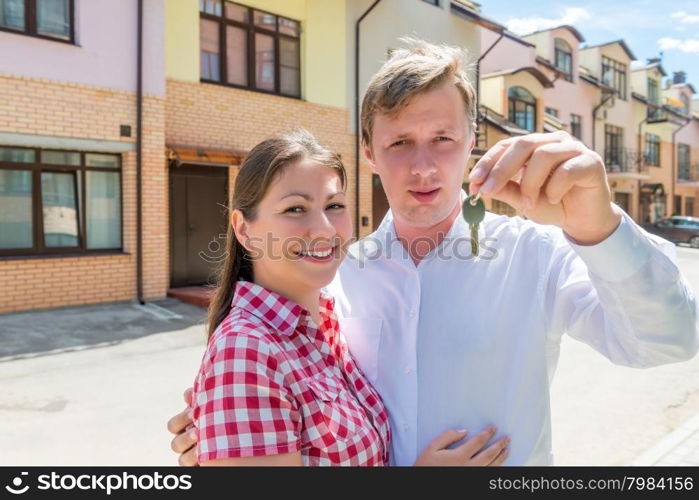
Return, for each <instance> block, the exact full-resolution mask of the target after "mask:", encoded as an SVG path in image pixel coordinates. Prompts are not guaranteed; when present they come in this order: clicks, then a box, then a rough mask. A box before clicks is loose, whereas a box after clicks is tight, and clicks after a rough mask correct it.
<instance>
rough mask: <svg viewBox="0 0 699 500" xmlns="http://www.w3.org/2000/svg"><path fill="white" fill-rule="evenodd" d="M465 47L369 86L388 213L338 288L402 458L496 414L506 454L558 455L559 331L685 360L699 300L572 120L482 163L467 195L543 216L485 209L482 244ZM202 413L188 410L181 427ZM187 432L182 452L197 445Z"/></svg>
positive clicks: (648, 361) (538, 460) (175, 425)
mask: <svg viewBox="0 0 699 500" xmlns="http://www.w3.org/2000/svg"><path fill="white" fill-rule="evenodd" d="M461 59H462V54H461V52H460V51H459V50H458V49H456V48H450V47H438V46H434V45H430V44H427V43H424V42H418V41H415V42H414V43H413V46H412V47H410V48H407V49H400V50H397V51H395V52H394V53H393V55H392V56H391V58H390V60H389V61H388V62H386V64H385V65H384V66H383V67H382V68H381V70H379V72H378V73H377V74H376V75H375V76H374V77H373V78H372V80H371V82H370V83H369V86H368V88H367V91H366V94H365V96H364V100H363V103H362V114H361V122H362V131H361V133H362V144H363V151H364V154H365V156H366V158H367V159H368V161H369V162H370V163H371V166H372V169H373V170H374V172H376V173H377V174H378V175H379V177H380V178H381V182H382V184H383V186H384V189H385V191H386V196H387V198H388V202H389V205H390V211H389V213H388V214H387V215H386V217H385V218H384V220H383V222H382V223H381V225H380V227H379V228H378V230H377V231H376V232H375V233H374V234H373V235H372V236H371V237H369V238H367V239H364V240H361V241H360V242H358V243H357V244H355V245H353V246H352V247H351V248H350V252H349V253H350V255H349V256H348V258H347V259H346V260H345V262H344V263H343V264H342V266H341V267H340V271H339V272H338V275H337V277H336V279H335V281H334V282H333V283H332V285H331V286H330V290H329V291H330V292H331V293H332V294H333V295H334V296H335V298H336V307H337V310H338V314H339V315H340V316H341V330H342V332H343V334H344V336H345V339H346V341H347V343H348V344H349V347H350V351H351V353H352V355H353V357H354V358H355V360H356V361H357V363H358V364H359V366H360V368H361V369H362V371H363V372H364V374H365V375H366V376H367V377H368V378H369V379H370V380H371V382H372V383H373V384H374V387H375V388H376V389H377V390H378V392H379V393H380V394H381V396H382V398H383V400H384V403H385V404H386V407H387V408H388V411H389V415H390V423H391V427H392V430H393V441H392V449H391V457H392V462H393V463H394V464H396V465H409V464H412V463H414V462H415V459H416V457H417V454H418V453H419V451H420V450H422V449H424V448H425V447H426V446H427V445H428V444H429V443H430V442H432V440H433V439H434V438H435V436H437V435H439V434H440V432H442V431H443V430H444V429H468V430H472V431H473V430H478V429H481V428H483V427H484V426H486V425H490V424H494V425H495V426H497V428H498V430H499V432H501V433H502V434H504V435H507V436H509V437H510V438H511V440H512V442H511V446H510V454H509V459H508V460H507V462H506V463H507V464H510V465H520V464H527V465H546V464H551V463H552V462H553V457H552V455H551V426H550V409H549V385H550V382H551V379H552V376H553V372H554V370H555V367H556V363H557V359H558V352H559V345H560V339H561V335H562V334H563V333H564V332H565V333H568V334H569V335H571V336H572V337H574V338H576V339H578V340H581V341H583V342H585V343H587V344H589V345H590V346H591V347H593V348H594V349H596V350H597V351H599V352H600V353H602V354H603V355H605V356H606V357H607V358H609V359H610V360H611V361H612V362H614V363H617V364H622V365H627V366H634V367H648V366H655V365H658V364H662V363H668V362H675V361H682V360H686V359H689V358H691V357H692V356H693V355H694V354H695V353H696V352H697V348H698V345H699V340H698V337H697V308H696V302H695V299H694V296H693V293H692V291H691V289H690V287H689V286H688V285H687V283H686V281H685V280H684V279H683V278H682V276H681V275H680V273H679V270H678V269H677V267H676V265H675V263H674V261H673V258H674V247H673V245H671V244H670V243H668V242H666V241H665V240H662V239H660V238H658V237H655V236H652V235H649V234H648V233H646V232H644V231H643V230H642V229H641V228H639V227H638V226H637V225H636V224H635V223H634V222H633V221H632V220H631V218H630V217H628V215H626V214H624V213H623V211H622V210H621V209H620V208H619V207H617V206H616V205H614V204H613V203H612V202H611V194H610V190H609V187H608V184H607V180H606V173H605V167H604V164H603V162H602V160H601V159H600V157H599V155H597V154H596V153H595V152H593V151H591V150H589V149H587V148H586V147H585V146H584V145H583V144H582V143H580V142H578V141H576V140H573V139H572V138H571V137H570V136H569V135H568V134H567V133H565V132H557V133H554V134H531V135H527V136H523V137H517V138H510V139H506V140H503V141H501V142H499V143H498V144H496V145H495V146H494V147H493V148H492V149H491V150H490V151H488V153H487V154H486V155H485V156H484V157H483V158H482V159H481V160H480V161H479V162H478V163H477V165H476V166H475V168H474V169H473V171H471V173H470V175H469V180H470V186H469V189H470V193H471V194H473V195H475V194H476V193H479V192H480V193H481V194H482V195H484V196H491V197H493V198H495V199H499V200H502V201H505V202H506V203H508V204H510V205H512V206H513V207H515V208H517V209H518V210H520V212H522V213H523V214H524V215H525V216H526V217H527V219H529V220H524V219H522V218H519V217H517V218H508V217H503V216H496V215H494V214H486V217H485V220H484V221H483V222H482V223H481V224H480V226H479V229H478V239H479V241H480V246H481V249H480V250H481V252H480V253H479V255H478V256H477V257H475V258H473V257H472V256H471V253H470V250H471V246H470V234H471V233H470V229H469V226H468V224H467V223H466V222H465V221H464V220H463V218H462V217H461V216H460V214H461V204H462V202H463V201H464V196H465V193H463V192H462V190H461V184H462V180H463V178H464V173H465V171H464V170H465V165H466V164H467V160H468V157H469V155H470V153H471V150H472V149H473V146H474V142H475V124H474V118H475V112H476V110H475V109H474V106H475V104H474V103H475V98H474V92H473V88H472V87H471V85H470V84H469V82H468V80H467V78H466V76H465V74H464V72H463V71H462V69H461V65H460V61H461ZM486 244H487V245H486ZM187 422H188V421H187V419H186V417H185V413H184V412H183V413H182V414H180V415H178V416H176V417H173V419H172V420H171V422H170V424H169V428H170V430H171V431H172V432H175V433H179V432H180V431H181V429H182V428H183V427H184V424H185V423H187ZM187 436H188V435H187V434H180V435H179V436H178V437H176V438H175V440H173V448H174V449H175V450H176V451H179V452H183V451H185V450H186V449H187V448H189V447H190V446H191V445H192V444H193V441H192V440H191V439H190V438H188V437H187ZM457 437H458V438H461V437H463V435H458V436H455V437H454V439H456V438H457ZM445 447H446V444H445ZM188 456H189V457H190V458H189V461H191V457H192V453H191V452H190V454H189V455H188ZM187 462H188V460H184V463H187Z"/></svg>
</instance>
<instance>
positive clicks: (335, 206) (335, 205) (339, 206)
mask: <svg viewBox="0 0 699 500" xmlns="http://www.w3.org/2000/svg"><path fill="white" fill-rule="evenodd" d="M328 208H332V209H334V210H342V209H343V208H345V205H344V204H342V203H333V204H332V205H330V206H329V207H328Z"/></svg>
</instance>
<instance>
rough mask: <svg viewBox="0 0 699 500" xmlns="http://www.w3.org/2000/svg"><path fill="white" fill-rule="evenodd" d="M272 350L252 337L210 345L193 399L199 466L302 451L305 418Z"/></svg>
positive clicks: (232, 336)
mask: <svg viewBox="0 0 699 500" xmlns="http://www.w3.org/2000/svg"><path fill="white" fill-rule="evenodd" d="M271 349H272V348H271V346H270V345H269V344H268V343H266V342H264V340H262V339H260V338H257V337H255V336H254V335H251V334H230V335H224V336H221V337H219V338H217V339H216V340H215V341H214V342H210V343H209V346H208V348H207V352H206V354H205V356H204V360H203V362H202V365H201V369H200V372H199V374H198V376H197V378H196V380H195V384H194V394H193V397H192V403H193V411H194V414H193V416H194V422H195V425H196V427H197V429H198V446H197V455H198V459H199V462H200V463H201V462H205V461H208V460H215V459H220V458H231V457H250V456H260V455H277V454H284V453H292V452H295V451H299V450H300V449H301V439H300V435H301V415H300V413H299V410H298V407H297V405H296V402H295V400H294V398H293V396H292V395H291V393H290V391H289V390H288V389H287V388H286V387H285V383H284V373H283V372H282V371H281V369H280V365H281V364H282V363H281V362H280V359H279V355H278V354H275V352H273V351H272V350H271Z"/></svg>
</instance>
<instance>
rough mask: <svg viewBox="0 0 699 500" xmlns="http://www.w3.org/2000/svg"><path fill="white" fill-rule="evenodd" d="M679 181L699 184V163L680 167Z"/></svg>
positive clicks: (678, 170) (678, 168)
mask: <svg viewBox="0 0 699 500" xmlns="http://www.w3.org/2000/svg"><path fill="white" fill-rule="evenodd" d="M677 180H678V181H680V182H699V163H694V164H693V165H679V166H678V167H677Z"/></svg>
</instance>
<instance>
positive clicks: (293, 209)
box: [284, 207, 305, 214]
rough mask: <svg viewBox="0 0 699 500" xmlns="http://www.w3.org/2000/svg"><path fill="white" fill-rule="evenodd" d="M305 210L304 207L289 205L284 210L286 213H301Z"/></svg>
mask: <svg viewBox="0 0 699 500" xmlns="http://www.w3.org/2000/svg"><path fill="white" fill-rule="evenodd" d="M304 211H305V210H304V208H303V207H289V208H287V209H286V210H284V213H285V214H301V213H303V212H304Z"/></svg>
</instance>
